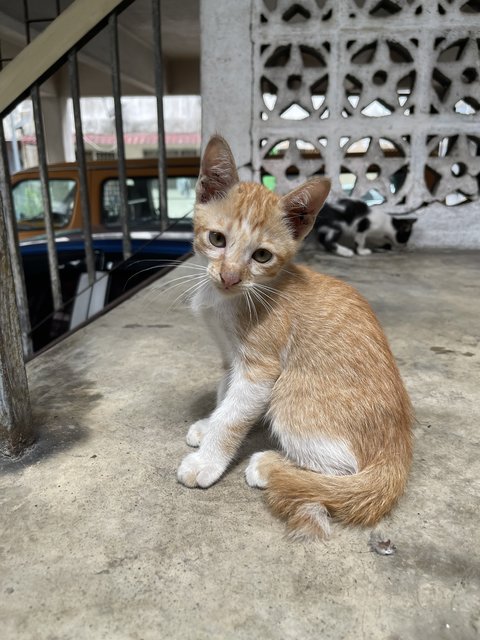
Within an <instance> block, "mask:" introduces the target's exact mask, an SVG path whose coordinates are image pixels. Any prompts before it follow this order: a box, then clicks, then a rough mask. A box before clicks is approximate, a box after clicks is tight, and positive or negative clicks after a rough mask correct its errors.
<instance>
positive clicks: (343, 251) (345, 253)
mask: <svg viewBox="0 0 480 640" xmlns="http://www.w3.org/2000/svg"><path fill="white" fill-rule="evenodd" d="M335 253H336V255H337V256H342V258H351V257H352V256H354V255H355V254H354V252H353V251H352V250H351V249H349V248H348V247H344V246H343V245H341V244H338V245H337V248H336V249H335Z"/></svg>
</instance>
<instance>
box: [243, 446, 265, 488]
mask: <svg viewBox="0 0 480 640" xmlns="http://www.w3.org/2000/svg"><path fill="white" fill-rule="evenodd" d="M265 454H266V451H260V452H259V453H254V454H253V455H252V457H251V458H250V462H249V463H248V466H247V468H246V469H245V480H246V481H247V484H248V485H249V486H250V487H256V488H257V489H265V487H266V486H267V479H266V478H265V477H264V476H262V474H261V472H260V469H259V466H260V463H261V461H262V458H263V456H264V455H265Z"/></svg>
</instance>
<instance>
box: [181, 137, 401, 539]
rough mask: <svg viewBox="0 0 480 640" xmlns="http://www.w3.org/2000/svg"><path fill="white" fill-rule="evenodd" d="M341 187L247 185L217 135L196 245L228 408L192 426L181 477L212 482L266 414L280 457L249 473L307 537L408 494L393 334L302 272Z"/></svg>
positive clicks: (345, 296)
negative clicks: (313, 236)
mask: <svg viewBox="0 0 480 640" xmlns="http://www.w3.org/2000/svg"><path fill="white" fill-rule="evenodd" d="M329 189H330V182H329V181H328V180H327V179H325V178H312V179H311V180H308V181H307V182H306V183H305V184H304V185H302V186H300V187H298V188H296V189H294V190H293V191H291V192H290V193H288V194H287V195H286V196H283V197H282V198H280V197H279V196H277V195H275V194H274V193H272V192H271V191H269V190H267V189H266V188H265V187H263V186H262V185H259V184H253V183H243V182H239V179H238V175H237V170H236V167H235V162H234V159H233V156H232V153H231V151H230V148H229V146H228V144H227V143H226V141H225V140H224V139H223V138H221V137H220V136H214V137H212V138H211V140H210V141H209V143H208V145H207V148H206V150H205V153H204V156H203V159H202V164H201V171H200V177H199V180H198V183H197V199H196V206H195V217H194V229H195V241H194V247H195V252H196V254H197V255H199V256H202V257H203V258H204V259H205V261H206V270H205V278H204V279H203V280H202V281H201V284H200V286H199V287H198V289H197V292H196V293H195V294H194V296H193V299H192V306H193V308H194V309H195V310H198V311H201V312H202V314H203V315H204V316H205V317H206V319H207V323H208V326H209V328H210V329H211V330H213V333H214V336H215V338H216V341H217V343H218V345H219V346H220V349H221V352H222V358H223V368H224V376H223V379H222V382H221V384H220V387H219V389H218V397H217V408H216V409H215V410H214V411H213V413H212V414H211V415H210V416H209V417H208V418H206V419H204V420H199V421H198V422H196V423H195V424H193V425H192V426H191V427H190V429H189V431H188V434H187V443H188V444H189V445H190V446H193V447H199V449H198V451H196V452H194V453H191V454H189V455H188V456H186V457H185V458H184V460H183V461H182V463H181V464H180V467H179V469H178V480H179V481H180V482H181V483H182V484H184V485H186V486H187V487H196V486H198V487H209V486H210V485H212V484H213V483H214V482H216V481H217V480H218V479H219V478H220V477H221V476H222V474H223V473H224V472H225V470H226V469H227V467H228V465H229V464H230V462H231V461H232V459H233V458H234V457H235V454H236V452H237V450H238V448H239V446H240V444H241V442H242V440H243V439H244V438H245V436H246V434H247V433H248V431H249V430H250V428H251V427H252V425H253V424H254V423H255V422H257V421H258V420H259V419H260V418H262V417H266V418H267V420H268V423H269V425H270V429H271V432H272V434H273V435H274V436H275V438H276V440H277V441H278V444H279V447H280V449H281V453H279V452H277V451H263V452H260V453H255V454H254V455H253V456H252V457H251V459H250V461H249V464H248V466H247V469H246V471H245V475H246V481H247V483H248V484H249V485H250V486H252V487H259V488H262V489H265V490H266V495H267V500H268V503H269V505H270V507H271V508H272V510H273V512H274V513H275V514H277V515H278V516H279V517H281V518H282V519H284V520H286V522H287V525H288V527H289V529H290V531H291V532H292V533H293V534H294V535H299V536H303V535H305V536H320V537H323V536H325V535H327V534H328V533H329V519H330V518H334V519H336V520H339V521H341V522H344V523H351V524H358V525H373V524H375V523H376V522H377V521H378V520H379V519H380V518H381V517H382V516H383V515H385V514H386V513H388V512H389V511H390V509H391V508H392V507H393V506H394V504H395V503H396V501H397V499H398V498H399V496H400V495H401V494H402V492H403V490H404V487H405V483H406V481H407V475H408V471H409V467H410V462H411V457H412V443H411V422H412V411H411V406H410V402H409V398H408V396H407V393H406V391H405V388H404V386H403V383H402V380H401V378H400V375H399V372H398V369H397V366H396V364H395V361H394V359H393V356H392V353H391V351H390V349H389V346H388V343H387V340H386V338H385V336H384V334H383V332H382V329H381V328H380V326H379V323H378V321H377V319H376V317H375V315H374V313H373V311H372V310H371V308H370V306H369V305H368V304H367V302H366V301H365V300H364V299H363V298H362V297H361V296H360V294H359V293H357V291H355V290H354V289H353V288H352V287H350V286H349V285H347V284H345V283H344V282H340V281H338V280H335V279H334V278H331V277H328V276H324V275H320V274H318V273H315V272H313V271H310V270H309V269H307V268H305V267H301V266H297V265H294V264H292V259H293V257H294V255H295V253H296V251H297V249H298V247H299V244H300V242H301V241H302V239H303V238H304V237H305V236H306V235H307V233H308V232H309V231H310V230H311V228H312V226H313V223H314V221H315V217H316V215H317V213H318V211H319V210H320V209H321V207H322V205H323V203H324V201H325V198H326V197H327V195H328V192H329Z"/></svg>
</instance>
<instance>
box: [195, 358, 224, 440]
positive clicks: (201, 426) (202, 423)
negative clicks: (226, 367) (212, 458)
mask: <svg viewBox="0 0 480 640" xmlns="http://www.w3.org/2000/svg"><path fill="white" fill-rule="evenodd" d="M229 379H230V371H225V372H224V374H223V376H222V379H221V380H220V382H219V385H218V389H217V407H218V406H219V405H220V404H221V402H222V400H223V399H224V398H225V396H226V394H227V389H228V382H229ZM209 425H210V418H203V419H202V420H197V421H196V422H194V423H193V424H192V426H191V427H190V428H189V429H188V432H187V437H186V438H185V439H186V441H187V444H188V446H189V447H199V446H200V444H201V443H202V440H203V437H204V436H205V434H206V433H207V431H208V428H209Z"/></svg>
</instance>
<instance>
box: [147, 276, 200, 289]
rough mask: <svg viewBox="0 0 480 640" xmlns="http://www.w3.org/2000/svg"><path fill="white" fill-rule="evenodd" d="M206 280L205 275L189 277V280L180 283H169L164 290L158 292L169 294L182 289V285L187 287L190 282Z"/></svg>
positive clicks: (164, 286)
mask: <svg viewBox="0 0 480 640" xmlns="http://www.w3.org/2000/svg"><path fill="white" fill-rule="evenodd" d="M203 278H205V276H203V275H195V276H188V278H185V280H184V279H182V280H181V281H180V282H171V283H170V282H167V284H166V285H163V288H161V289H159V290H158V292H159V293H169V292H170V291H171V290H172V289H176V288H177V287H180V286H181V285H186V284H189V283H190V282H195V281H198V280H201V279H203Z"/></svg>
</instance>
